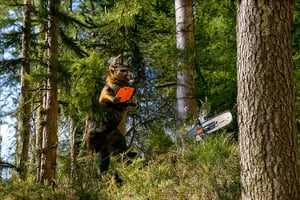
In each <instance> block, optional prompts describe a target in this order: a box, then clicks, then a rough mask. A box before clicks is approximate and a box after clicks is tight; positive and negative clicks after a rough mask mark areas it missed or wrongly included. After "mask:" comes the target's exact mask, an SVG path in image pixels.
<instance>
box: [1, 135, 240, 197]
mask: <svg viewBox="0 0 300 200" xmlns="http://www.w3.org/2000/svg"><path fill="white" fill-rule="evenodd" d="M184 143H185V145H184V147H180V146H177V145H174V146H173V147H172V148H171V150H170V151H169V152H167V153H164V154H160V155H157V156H155V157H154V158H153V159H151V160H145V159H141V158H139V159H135V160H134V162H133V163H132V164H131V165H129V166H126V165H125V164H124V163H123V164H122V163H117V162H116V161H115V160H114V159H113V160H112V165H111V168H110V171H109V173H107V174H106V175H105V176H102V177H101V180H100V179H96V178H95V177H94V175H93V174H94V173H93V170H95V169H94V166H93V165H91V164H88V163H89V162H87V161H86V162H81V163H80V166H81V167H79V168H78V177H77V179H76V182H75V183H74V184H72V185H71V184H69V183H68V180H66V178H65V177H63V176H62V177H60V178H58V180H57V182H58V183H57V184H58V187H57V189H56V190H55V191H49V190H47V189H46V188H44V187H43V186H41V185H39V184H36V183H34V181H32V180H31V181H30V180H28V181H26V182H20V181H18V180H16V179H14V180H11V181H10V182H9V183H8V184H6V185H2V186H0V193H1V192H3V193H4V194H7V195H6V196H7V197H6V198H4V199H5V200H11V199H33V198H32V197H34V199H60V200H63V199H74V200H76V199H84V200H89V199H90V200H98V199H99V200H100V199H101V200H105V199H107V200H120V199H122V200H131V199H132V200H146V199H147V200H152V199H153V200H181V199H189V200H192V199H197V200H201V199H209V200H212V199H220V200H226V199H228V200H229V199H230V200H234V199H239V196H240V180H239V179H240V177H239V156H238V149H237V144H236V142H234V141H233V140H232V137H231V136H230V135H229V134H227V133H223V134H220V135H212V136H208V137H206V138H205V139H203V140H202V141H201V142H196V141H194V140H186V141H185V142H184ZM114 170H117V171H118V172H119V174H120V176H121V177H122V179H123V183H122V185H121V186H120V185H118V184H117V183H116V182H115V181H114V178H113V171H114ZM24 194H27V195H24ZM4 196H5V195H4Z"/></svg>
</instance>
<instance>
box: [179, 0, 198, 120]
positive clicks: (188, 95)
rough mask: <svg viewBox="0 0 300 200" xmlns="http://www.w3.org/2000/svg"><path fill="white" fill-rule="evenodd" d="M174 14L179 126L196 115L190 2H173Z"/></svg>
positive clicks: (192, 28) (191, 8)
mask: <svg viewBox="0 0 300 200" xmlns="http://www.w3.org/2000/svg"><path fill="white" fill-rule="evenodd" d="M175 13H176V47H177V49H178V52H179V57H178V72H177V76H176V77H177V79H176V80H177V86H176V88H177V93H176V96H177V97H176V98H177V120H178V124H180V123H181V122H184V121H185V120H187V119H188V118H189V117H192V118H195V117H196V115H197V101H196V83H195V71H194V68H195V66H194V65H195V64H194V27H193V26H194V25H193V7H192V0H175Z"/></svg>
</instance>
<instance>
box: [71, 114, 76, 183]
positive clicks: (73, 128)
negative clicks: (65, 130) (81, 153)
mask: <svg viewBox="0 0 300 200" xmlns="http://www.w3.org/2000/svg"><path fill="white" fill-rule="evenodd" d="M76 131H77V126H76V122H75V121H74V120H72V119H71V120H70V155H71V173H70V182H71V184H73V182H74V181H75V178H76V141H75V139H76Z"/></svg>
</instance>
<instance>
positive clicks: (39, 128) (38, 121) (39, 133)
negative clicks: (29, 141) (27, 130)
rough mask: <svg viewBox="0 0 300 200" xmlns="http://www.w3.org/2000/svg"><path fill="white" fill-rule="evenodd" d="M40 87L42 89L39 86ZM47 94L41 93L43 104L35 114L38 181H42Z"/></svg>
mask: <svg viewBox="0 0 300 200" xmlns="http://www.w3.org/2000/svg"><path fill="white" fill-rule="evenodd" d="M38 87H41V86H40V85H39V84H38ZM44 94H45V92H44V91H42V92H40V97H41V103H39V105H37V108H36V109H35V112H34V118H35V123H34V125H35V147H34V161H35V163H34V164H35V166H36V169H35V170H36V180H38V181H41V159H42V142H43V127H44V124H45V123H44V117H43V102H44V100H43V99H44V98H45V95H44Z"/></svg>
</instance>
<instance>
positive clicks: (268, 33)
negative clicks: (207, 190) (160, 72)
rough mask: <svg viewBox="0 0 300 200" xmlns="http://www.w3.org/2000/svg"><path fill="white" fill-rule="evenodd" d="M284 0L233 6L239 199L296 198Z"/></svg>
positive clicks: (245, 0) (288, 14)
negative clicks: (235, 39)
mask: <svg viewBox="0 0 300 200" xmlns="http://www.w3.org/2000/svg"><path fill="white" fill-rule="evenodd" d="M291 21H292V5H291V4H290V1H262V0H261V1H253V0H241V1H239V2H238V13H237V25H238V28H237V49H238V58H237V66H238V115H239V118H238V123H239V140H240V154H241V162H240V163H241V183H242V199H300V196H299V191H300V190H299V185H298V184H299V174H298V165H297V130H296V120H295V96H294V84H293V69H292V49H291V33H290V28H291Z"/></svg>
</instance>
